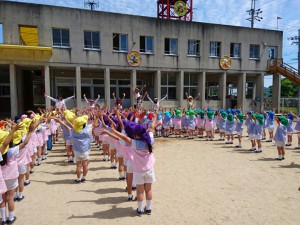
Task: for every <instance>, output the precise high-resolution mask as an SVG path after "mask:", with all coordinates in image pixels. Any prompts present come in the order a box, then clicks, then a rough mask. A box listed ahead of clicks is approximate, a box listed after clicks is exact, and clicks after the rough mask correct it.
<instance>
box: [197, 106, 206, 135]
mask: <svg viewBox="0 0 300 225" xmlns="http://www.w3.org/2000/svg"><path fill="white" fill-rule="evenodd" d="M196 114H197V117H196V126H197V129H198V138H203V131H204V125H205V116H204V111H203V110H201V109H196Z"/></svg>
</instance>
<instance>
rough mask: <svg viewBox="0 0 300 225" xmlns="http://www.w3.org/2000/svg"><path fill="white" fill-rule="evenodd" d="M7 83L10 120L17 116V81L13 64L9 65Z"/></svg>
mask: <svg viewBox="0 0 300 225" xmlns="http://www.w3.org/2000/svg"><path fill="white" fill-rule="evenodd" d="M9 83H10V113H11V118H14V117H15V116H16V115H18V96H17V79H16V67H15V65H14V64H10V65H9Z"/></svg>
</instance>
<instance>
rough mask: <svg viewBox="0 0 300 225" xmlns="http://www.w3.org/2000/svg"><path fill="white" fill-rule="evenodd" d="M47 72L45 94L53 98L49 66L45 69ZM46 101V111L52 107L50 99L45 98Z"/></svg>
mask: <svg viewBox="0 0 300 225" xmlns="http://www.w3.org/2000/svg"><path fill="white" fill-rule="evenodd" d="M44 71H45V94H46V95H48V96H51V94H50V69H49V66H48V65H46V66H45V68H44ZM45 101H46V109H49V108H50V107H51V100H50V99H49V98H45Z"/></svg>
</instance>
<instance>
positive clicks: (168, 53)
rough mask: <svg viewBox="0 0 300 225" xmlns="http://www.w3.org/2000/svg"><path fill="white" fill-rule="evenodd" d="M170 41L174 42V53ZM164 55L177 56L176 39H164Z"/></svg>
mask: <svg viewBox="0 0 300 225" xmlns="http://www.w3.org/2000/svg"><path fill="white" fill-rule="evenodd" d="M167 40H168V49H169V50H168V52H167V50H166V47H167V46H166V41H167ZM172 41H176V53H172V52H171V50H172ZM164 47H165V48H164V54H165V55H168V56H178V38H165V46H164Z"/></svg>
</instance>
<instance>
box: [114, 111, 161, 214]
mask: <svg viewBox="0 0 300 225" xmlns="http://www.w3.org/2000/svg"><path fill="white" fill-rule="evenodd" d="M155 122H156V115H154V118H153V122H152V126H151V128H149V129H148V131H147V129H146V127H145V126H143V125H140V124H139V125H136V126H135V127H134V129H133V138H130V137H128V136H126V135H124V134H122V133H120V132H118V131H115V130H114V134H116V135H117V136H118V137H119V138H121V139H123V140H124V141H125V142H126V143H128V144H130V145H131V148H132V152H133V182H134V183H136V185H137V203H138V208H137V214H138V216H142V210H143V209H142V208H143V207H142V206H143V199H144V193H145V194H146V200H147V201H146V207H145V209H144V212H145V213H146V214H148V215H151V211H152V208H151V200H152V190H151V186H152V183H153V182H155V180H156V179H155V174H154V163H155V158H154V155H153V152H152V149H153V144H154V138H153V132H154V126H155Z"/></svg>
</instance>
